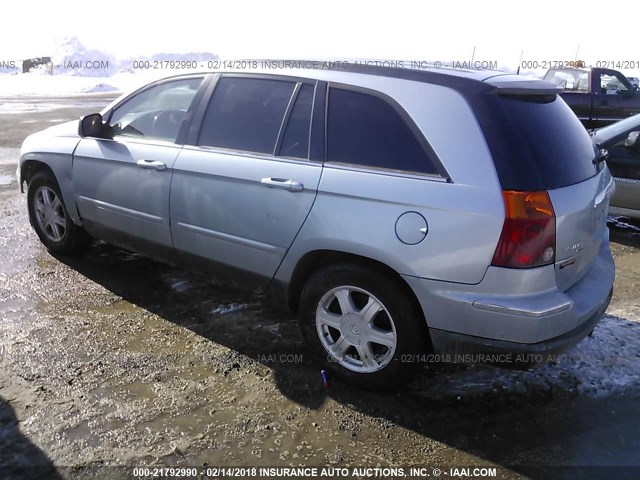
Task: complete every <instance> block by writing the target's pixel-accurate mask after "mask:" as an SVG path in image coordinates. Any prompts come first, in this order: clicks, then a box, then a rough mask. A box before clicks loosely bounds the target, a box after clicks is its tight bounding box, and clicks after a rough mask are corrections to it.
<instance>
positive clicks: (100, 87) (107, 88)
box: [81, 83, 120, 93]
mask: <svg viewBox="0 0 640 480" xmlns="http://www.w3.org/2000/svg"><path fill="white" fill-rule="evenodd" d="M118 91H120V89H119V88H117V87H113V86H111V85H107V84H106V83H98V84H97V85H94V86H93V87H87V88H83V89H82V90H81V92H82V93H105V92H118Z"/></svg>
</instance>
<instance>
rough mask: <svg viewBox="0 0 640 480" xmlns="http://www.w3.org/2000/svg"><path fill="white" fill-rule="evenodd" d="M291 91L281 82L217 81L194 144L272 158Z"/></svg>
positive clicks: (250, 80) (285, 82) (225, 79)
mask: <svg viewBox="0 0 640 480" xmlns="http://www.w3.org/2000/svg"><path fill="white" fill-rule="evenodd" d="M294 87H295V83H294V82H287V81H281V80H266V79H258V78H237V77H226V78H225V77H223V78H221V79H220V80H219V81H218V84H217V85H216V88H215V90H214V92H213V95H212V97H211V101H210V102H209V106H208V107H207V112H206V114H205V117H204V121H203V124H202V130H201V132H200V138H199V141H198V144H199V145H201V146H211V147H221V148H230V149H233V150H247V151H250V152H258V153H268V154H273V153H274V150H275V147H276V141H277V139H278V133H279V132H280V128H281V126H282V121H283V119H284V115H285V113H286V111H287V107H288V106H289V101H290V100H291V95H292V94H293V89H294Z"/></svg>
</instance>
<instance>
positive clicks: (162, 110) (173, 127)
mask: <svg viewBox="0 0 640 480" xmlns="http://www.w3.org/2000/svg"><path fill="white" fill-rule="evenodd" d="M201 83H202V78H189V79H184V80H175V81H171V82H165V83H161V84H160V85H156V86H154V87H151V88H148V89H147V90H144V91H143V92H141V93H139V94H137V95H135V96H134V97H132V98H130V99H129V100H127V101H125V103H123V104H122V105H120V106H119V107H118V108H116V109H115V110H114V112H113V114H112V115H111V119H110V121H109V125H111V126H112V127H113V128H114V130H115V132H116V135H125V136H131V137H138V138H150V139H157V140H166V141H170V142H175V141H176V139H177V138H178V133H179V132H180V127H182V122H183V121H184V118H185V116H186V114H187V110H189V106H190V105H191V102H192V101H193V97H194V96H195V94H196V92H197V91H198V88H199V87H200V84H201Z"/></svg>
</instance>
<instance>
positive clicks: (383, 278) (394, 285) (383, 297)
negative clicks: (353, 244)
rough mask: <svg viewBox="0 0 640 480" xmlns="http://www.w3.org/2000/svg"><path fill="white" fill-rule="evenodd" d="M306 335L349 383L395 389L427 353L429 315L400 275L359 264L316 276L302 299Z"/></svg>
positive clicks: (324, 361) (322, 360)
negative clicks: (426, 320) (426, 317)
mask: <svg viewBox="0 0 640 480" xmlns="http://www.w3.org/2000/svg"><path fill="white" fill-rule="evenodd" d="M300 322H301V327H302V331H303V334H304V336H305V338H306V340H307V341H308V342H309V344H310V346H311V348H312V350H313V353H314V354H315V356H316V357H317V358H318V359H319V361H320V363H321V364H322V365H323V366H324V367H325V368H328V369H329V370H330V371H332V372H333V373H334V374H336V375H339V376H340V377H342V378H344V379H345V380H346V381H347V382H349V383H354V384H356V385H358V386H360V387H364V388H369V389H384V388H391V387H395V386H397V385H399V384H401V383H403V382H405V381H406V380H408V378H409V377H410V376H411V374H412V373H413V372H414V370H415V368H416V366H417V364H416V363H415V362H413V361H412V360H413V359H414V358H415V357H416V356H417V354H420V353H422V352H424V350H425V347H426V345H427V332H426V328H425V323H424V318H423V317H422V314H421V312H420V311H419V310H418V309H417V308H416V306H415V305H414V302H413V301H412V299H411V298H410V297H409V295H408V294H407V292H406V291H405V289H403V288H402V287H401V286H400V285H398V282H397V280H396V279H394V278H389V276H388V275H384V274H383V273H381V272H379V271H378V270H375V269H370V268H367V267H364V266H361V265H357V264H348V265H333V266H329V267H327V268H324V269H322V270H320V271H318V272H316V273H315V274H314V275H312V276H311V278H310V279H309V281H308V282H307V284H306V285H305V287H304V288H303V290H302V294H301V298H300Z"/></svg>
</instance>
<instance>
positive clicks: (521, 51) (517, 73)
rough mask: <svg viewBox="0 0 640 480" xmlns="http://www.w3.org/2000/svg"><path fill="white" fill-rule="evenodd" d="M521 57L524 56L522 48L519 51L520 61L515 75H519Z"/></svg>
mask: <svg viewBox="0 0 640 480" xmlns="http://www.w3.org/2000/svg"><path fill="white" fill-rule="evenodd" d="M523 56H524V48H523V49H522V50H520V61H519V62H518V70H517V71H516V75H520V66H521V65H522V57H523Z"/></svg>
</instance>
